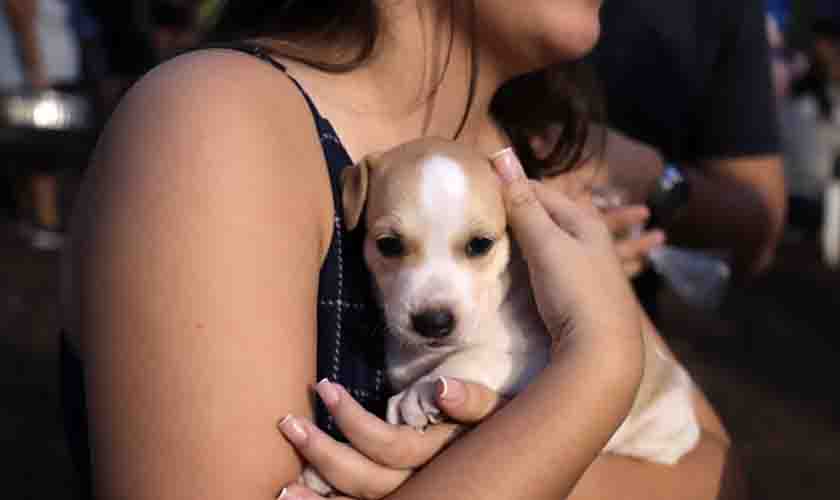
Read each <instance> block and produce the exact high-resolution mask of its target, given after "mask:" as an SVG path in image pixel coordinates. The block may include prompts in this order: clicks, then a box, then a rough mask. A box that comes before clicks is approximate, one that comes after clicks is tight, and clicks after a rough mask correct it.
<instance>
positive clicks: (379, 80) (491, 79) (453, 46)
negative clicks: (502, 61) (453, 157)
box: [299, 2, 510, 153]
mask: <svg viewBox="0 0 840 500" xmlns="http://www.w3.org/2000/svg"><path fill="white" fill-rule="evenodd" d="M466 3H467V2H456V4H459V5H462V4H466ZM421 4H422V6H418V4H416V3H414V2H394V3H392V4H389V5H388V6H385V7H383V9H384V12H383V17H384V22H383V25H384V26H387V28H386V29H383V31H382V33H381V34H380V39H379V41H378V45H377V48H376V50H375V51H374V54H373V55H372V57H371V58H370V59H369V60H368V61H367V62H366V63H365V64H363V65H362V66H361V67H360V68H358V69H356V70H353V71H351V72H349V73H346V74H317V72H315V71H314V70H311V71H310V70H307V69H304V68H299V69H300V70H301V71H302V72H303V73H302V74H301V75H300V76H302V77H304V78H311V80H310V81H307V82H306V83H308V84H309V83H311V86H312V88H311V90H312V91H313V93H314V94H315V95H316V97H320V98H321V100H322V101H323V103H324V104H325V105H326V106H328V107H329V109H330V110H335V109H337V108H338V109H339V110H340V111H339V112H340V113H341V114H342V115H346V117H347V120H348V121H350V120H351V119H353V120H355V121H356V123H364V124H365V125H366V126H370V127H374V128H381V129H380V130H373V131H372V133H373V134H374V135H376V136H381V137H382V142H383V143H384V144H387V145H389V146H392V145H393V144H395V143H399V142H404V141H406V140H409V139H412V138H415V137H418V136H421V135H427V136H440V137H449V138H452V137H455V135H456V133H457V132H458V131H459V127H460V126H461V124H462V121H463V128H462V129H461V131H460V134H458V138H459V140H461V141H463V142H465V143H467V144H470V145H473V146H475V147H477V148H478V149H479V150H481V151H484V152H487V153H490V152H493V151H495V150H497V149H499V148H500V147H502V146H503V145H505V142H506V141H505V140H504V138H503V136H502V134H501V133H500V132H499V129H498V127H497V126H496V124H495V123H494V122H493V120H492V119H491V118H490V113H489V108H490V101H491V99H492V98H493V95H494V94H495V92H496V90H497V89H498V87H499V86H500V85H501V84H502V82H503V81H504V80H505V79H506V77H509V76H510V75H504V74H503V73H502V72H501V71H500V67H501V65H499V64H496V61H494V60H493V59H492V57H490V54H485V53H482V54H481V57H479V58H478V61H479V65H478V67H477V68H473V66H472V58H473V55H472V53H471V51H472V45H473V44H472V39H471V38H472V37H471V34H470V33H469V28H468V26H467V24H468V23H465V22H459V19H460V18H464V19H469V17H467V16H468V15H469V13H461V12H456V13H455V14H454V15H455V16H457V17H458V19H455V20H454V22H453V19H452V16H451V15H450V13H449V12H448V7H440V6H438V4H437V3H436V2H421ZM441 9H445V10H447V12H441V11H440V10H441ZM474 70H476V71H475V74H474ZM471 78H474V81H473V83H472V87H471V83H470V82H471ZM470 93H472V96H473V97H472V101H471V103H470ZM468 103H470V106H469V110H467V105H468ZM465 113H467V114H466V116H465ZM374 148H375V147H374ZM360 149H366V148H365V147H361V148H360ZM362 153H364V151H362Z"/></svg>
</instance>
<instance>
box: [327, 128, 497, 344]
mask: <svg viewBox="0 0 840 500" xmlns="http://www.w3.org/2000/svg"><path fill="white" fill-rule="evenodd" d="M343 181H344V190H343V204H344V214H345V218H346V220H347V225H348V227H350V228H351V229H352V228H353V227H355V226H356V225H357V224H358V223H359V222H361V219H362V217H364V222H365V224H366V237H365V244H364V246H365V248H364V254H365V260H366V262H367V265H368V267H369V269H370V270H371V272H372V273H373V275H374V279H375V282H376V288H377V291H378V296H379V300H380V302H381V304H382V306H383V309H384V312H385V316H386V319H387V322H388V325H389V327H390V332H391V333H392V334H394V335H397V336H398V337H399V339H400V340H401V341H402V342H404V343H408V344H414V345H424V346H429V347H446V346H458V345H464V344H470V343H475V342H479V341H480V337H478V335H479V334H480V331H481V328H480V319H481V318H482V317H487V315H488V314H490V313H492V311H493V310H494V309H496V308H498V306H499V304H500V303H501V301H502V299H503V298H504V294H505V293H506V285H505V280H504V279H503V277H504V272H505V270H506V268H507V264H508V261H509V257H510V241H509V239H508V235H507V231H506V226H507V224H506V219H505V210H504V205H503V202H502V197H501V191H500V188H499V181H498V179H497V178H496V175H495V173H494V172H493V170H492V168H491V166H490V163H489V161H488V160H487V159H486V158H484V157H483V156H481V155H480V154H478V153H476V152H473V151H472V150H470V149H469V148H467V147H465V146H462V145H459V144H457V143H454V142H451V141H445V140H442V139H431V138H424V139H420V140H417V141H414V142H411V143H408V144H405V145H402V146H400V147H397V148H395V149H393V150H390V151H387V152H385V153H383V154H380V155H376V156H372V157H368V158H366V159H365V160H364V161H362V162H361V163H360V164H359V165H356V166H354V167H349V168H347V169H346V170H345V172H344V175H343Z"/></svg>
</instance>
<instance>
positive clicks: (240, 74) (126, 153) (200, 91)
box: [94, 49, 332, 219]
mask: <svg viewBox="0 0 840 500" xmlns="http://www.w3.org/2000/svg"><path fill="white" fill-rule="evenodd" d="M96 158H97V161H95V162H94V163H95V164H96V163H100V162H101V159H102V158H106V159H107V158H111V159H114V158H116V159H119V161H118V162H110V163H112V164H113V163H118V165H109V168H117V169H123V168H130V167H125V166H124V165H125V164H126V163H128V164H132V163H141V164H142V165H143V168H142V170H143V171H145V172H152V171H156V170H159V171H157V172H155V175H162V176H164V177H165V178H169V179H172V178H173V177H175V178H177V177H180V176H182V175H184V176H198V177H199V178H200V177H206V176H208V175H213V174H214V173H223V174H224V175H244V176H249V177H251V176H263V175H265V176H267V180H268V178H272V179H274V180H280V179H281V178H284V177H289V178H294V179H295V180H296V184H298V183H300V184H307V185H310V186H313V187H314V188H315V189H312V190H309V191H310V194H313V195H317V196H319V197H323V196H326V197H329V196H330V187H329V186H330V183H329V176H328V173H327V168H326V165H325V161H324V156H323V152H322V148H321V144H320V141H319V137H318V133H317V128H316V124H315V120H314V118H313V116H312V112H311V110H310V108H309V107H308V105H307V102H306V100H305V98H304V96H303V95H302V93H301V92H300V90H299V89H298V88H297V87H296V85H295V84H294V83H293V82H292V80H291V79H290V78H289V77H288V76H286V75H285V74H284V73H283V72H282V71H279V70H278V69H276V68H274V67H272V66H271V65H269V64H267V63H265V62H264V61H261V60H259V59H257V58H255V57H252V56H249V55H247V54H242V53H239V52H235V51H232V50H214V49H208V50H201V51H195V52H191V53H187V54H184V55H181V56H179V57H176V58H174V59H173V60H171V61H168V62H166V63H164V64H162V65H160V66H158V67H157V68H155V69H153V70H152V71H150V72H149V73H148V74H147V75H145V76H144V77H143V78H142V79H141V80H140V81H139V82H138V83H137V84H136V85H134V86H133V87H132V89H131V90H130V91H129V92H128V93H127V94H126V96H125V97H124V98H123V100H122V102H121V103H120V105H119V106H118V108H117V110H116V111H115V112H114V114H113V116H112V117H111V120H110V122H109V124H108V126H107V127H106V130H105V131H104V133H103V135H102V137H101V140H100V144H99V146H98V148H97V154H96ZM126 160H128V161H126ZM97 166H98V165H94V167H97ZM135 170H137V169H135ZM132 175H142V174H138V173H137V172H136V171H135V172H134V174H132ZM149 175H152V174H151V173H150V174H149ZM276 186H277V188H278V189H288V188H289V186H288V185H287V184H285V183H283V182H278V183H277V184H276ZM322 188H323V189H322ZM296 189H298V190H299V189H300V188H299V187H297V188H296ZM328 205H329V206H332V205H331V203H330V204H328ZM328 219H331V217H328Z"/></svg>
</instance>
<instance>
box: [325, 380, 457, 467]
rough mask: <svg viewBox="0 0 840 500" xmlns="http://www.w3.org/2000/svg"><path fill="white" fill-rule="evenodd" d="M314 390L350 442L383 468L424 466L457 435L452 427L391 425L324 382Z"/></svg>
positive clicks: (331, 384) (344, 392)
mask: <svg viewBox="0 0 840 500" xmlns="http://www.w3.org/2000/svg"><path fill="white" fill-rule="evenodd" d="M315 390H316V391H317V392H318V395H319V397H320V398H321V401H323V402H324V405H325V406H326V407H327V409H328V410H329V412H330V414H331V415H332V416H333V418H334V419H335V423H336V425H338V428H339V429H341V432H342V433H343V434H344V436H345V437H347V439H348V440H349V441H350V443H351V444H352V445H353V446H354V447H355V448H356V449H357V450H358V451H359V452H361V453H362V454H363V455H365V456H367V457H368V458H369V459H370V460H372V461H374V462H376V463H378V464H380V465H384V466H386V467H390V468H396V469H412V468H415V467H419V466H421V465H424V464H425V463H426V462H428V461H429V460H431V459H432V457H434V456H435V455H436V454H437V453H438V452H439V451H440V450H441V448H443V447H444V446H445V445H446V444H447V443H449V442H450V441H451V440H452V439H454V438H455V437H456V436H457V435H458V433H459V432H460V429H459V427H458V426H456V425H452V424H440V425H434V426H431V427H429V428H428V429H427V430H426V432H424V433H419V432H417V431H416V430H414V429H413V428H411V427H409V426H403V425H391V424H389V423H387V422H385V421H383V420H382V419H380V418H379V417H377V416H376V415H374V414H372V413H370V412H368V411H367V410H365V409H364V408H363V407H362V406H361V405H360V404H359V403H358V402H357V401H356V400H355V399H353V397H352V396H351V395H350V393H348V392H347V390H346V389H344V388H343V387H341V386H340V385H338V384H334V383H331V382H329V381H326V380H324V381H321V382H320V383H318V385H316V386H315ZM313 465H315V467H316V468H318V467H317V464H313Z"/></svg>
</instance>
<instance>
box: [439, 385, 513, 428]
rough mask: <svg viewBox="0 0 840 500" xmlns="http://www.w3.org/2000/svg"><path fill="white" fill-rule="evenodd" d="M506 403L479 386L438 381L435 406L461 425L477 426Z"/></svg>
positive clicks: (494, 393) (500, 397)
mask: <svg viewBox="0 0 840 500" xmlns="http://www.w3.org/2000/svg"><path fill="white" fill-rule="evenodd" d="M505 403H507V399H506V398H504V397H502V396H501V395H499V393H497V392H496V391H493V390H490V389H488V388H487V387H485V386H483V385H481V384H472V383H468V382H463V381H461V380H458V379H454V378H443V377H441V378H440V379H439V380H438V398H437V404H438V407H440V409H441V411H443V412H444V413H445V414H446V416H448V417H449V418H451V419H452V420H454V421H456V422H459V423H462V424H477V423H479V422H481V421H482V420H484V419H485V418H487V417H489V416H490V415H492V414H493V413H495V412H496V410H498V409H499V408H501V407H502V406H504V405H505Z"/></svg>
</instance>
